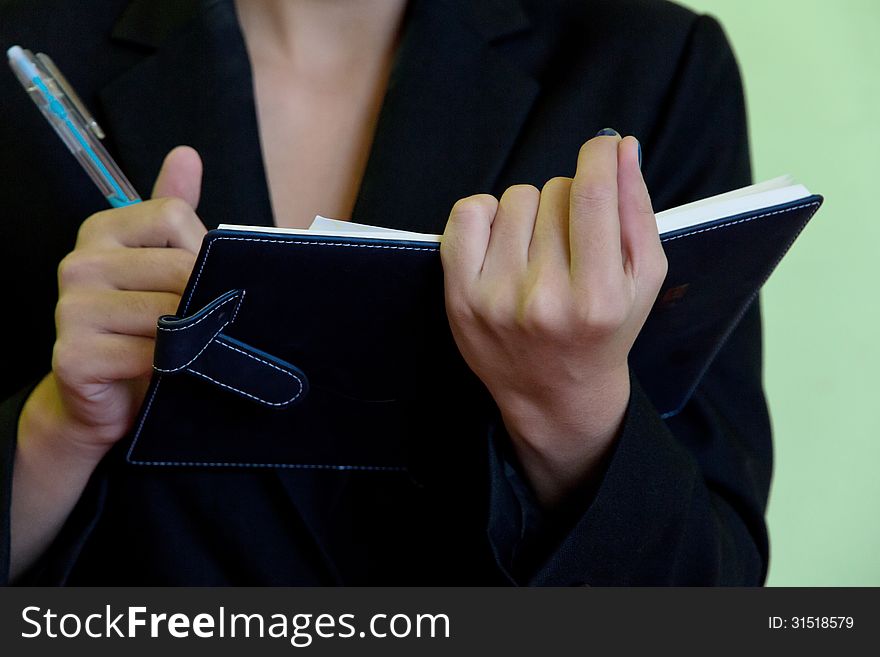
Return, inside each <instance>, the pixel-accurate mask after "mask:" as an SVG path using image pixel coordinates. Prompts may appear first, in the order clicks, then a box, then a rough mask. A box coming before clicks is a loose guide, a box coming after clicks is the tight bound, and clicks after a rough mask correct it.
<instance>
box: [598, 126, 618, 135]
mask: <svg viewBox="0 0 880 657" xmlns="http://www.w3.org/2000/svg"><path fill="white" fill-rule="evenodd" d="M596 136H597V137H620V133H619V132H617V130H615V129H614V128H602V129H601V130H600V131H599V132H597V133H596Z"/></svg>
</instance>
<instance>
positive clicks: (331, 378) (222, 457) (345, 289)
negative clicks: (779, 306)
mask: <svg viewBox="0 0 880 657" xmlns="http://www.w3.org/2000/svg"><path fill="white" fill-rule="evenodd" d="M768 203H769V205H768ZM821 203H822V198H821V197H820V196H816V195H812V194H810V193H809V192H807V190H806V189H805V188H803V187H801V186H799V185H793V184H791V181H789V180H784V179H777V180H775V181H770V182H768V183H764V184H763V185H758V186H753V187H751V188H747V189H746V190H739V191H737V192H732V193H730V194H727V195H722V196H720V197H714V198H713V199H710V200H708V201H703V202H698V203H696V204H691V205H688V206H683V207H682V208H677V209H675V210H672V211H669V212H666V213H660V214H658V225H659V227H660V231H661V239H662V242H663V245H664V249H665V251H666V255H667V259H668V261H669V273H668V275H667V278H666V281H665V283H664V285H663V288H662V289H661V291H660V294H659V295H658V299H657V302H656V303H655V306H654V309H653V310H652V312H651V315H650V316H649V318H648V320H647V322H646V324H645V326H644V328H643V330H642V332H641V334H640V336H639V338H638V340H637V342H636V344H635V346H634V348H633V351H632V353H631V355H630V359H631V360H630V362H631V365H632V367H633V369H634V371H635V373H636V375H637V376H638V378H639V380H640V382H641V384H642V387H643V388H644V389H645V390H646V392H647V394H648V395H649V397H650V398H651V400H652V401H653V403H654V404H655V406H656V407H657V409H658V411H659V412H660V413H661V414H663V415H664V416H671V415H674V414H675V413H676V412H678V411H679V410H680V409H681V408H682V406H683V405H684V404H685V403H686V402H687V399H688V398H689V396H690V395H691V394H692V392H693V390H694V388H695V387H696V386H697V385H698V384H699V381H700V377H701V376H702V374H703V373H704V372H705V370H706V368H707V367H708V366H709V365H710V364H711V362H712V358H713V357H714V355H715V354H716V353H717V351H718V349H720V347H721V346H722V345H723V343H724V340H725V338H726V337H727V335H728V334H729V333H730V332H731V331H732V330H733V328H734V327H735V326H736V323H737V322H738V321H739V319H740V317H741V316H742V314H743V313H744V312H745V310H746V309H747V308H748V306H749V304H750V303H751V301H752V300H753V299H754V298H755V296H756V295H757V293H758V291H759V289H760V287H761V286H762V284H763V283H764V281H765V280H766V279H767V277H768V276H769V275H770V273H771V272H772V271H773V269H774V268H775V266H776V264H777V263H778V262H779V260H780V259H781V258H782V256H783V255H784V254H785V252H786V251H787V250H788V248H789V247H790V246H791V244H792V242H793V241H794V240H795V238H796V237H797V235H798V234H799V233H800V231H801V230H802V229H803V227H804V226H805V225H806V223H807V222H808V221H809V219H810V218H811V217H812V216H813V214H814V213H815V212H816V210H817V209H818V208H819V206H820V205H821ZM707 217H708V219H707ZM356 229H359V230H361V231H364V232H353V231H355V230H356ZM493 411H494V409H493V408H492V402H491V398H490V397H489V396H488V394H487V393H486V391H485V389H484V388H483V387H482V385H481V383H480V382H479V380H477V378H476V377H475V376H474V375H473V374H472V373H471V372H470V370H469V369H468V368H467V366H466V364H465V363H464V361H463V360H462V358H461V356H460V355H459V353H458V350H457V348H456V347H455V344H454V342H453V339H452V336H451V333H450V330H449V326H448V323H447V319H446V314H445V309H444V300H443V276H442V267H441V263H440V256H439V241H438V239H437V237H436V236H419V235H416V234H407V233H394V232H393V231H382V230H381V229H376V230H375V231H370V230H369V229H366V228H364V227H356V226H351V227H350V228H347V229H345V232H332V231H331V232H329V233H328V232H316V231H285V230H281V229H265V228H263V229H260V228H248V227H230V226H226V227H222V226H221V228H220V229H218V230H212V231H210V232H209V233H208V234H207V236H206V237H205V240H204V243H203V245H202V250H201V253H200V255H199V258H198V260H197V263H196V266H195V268H194V270H193V274H192V277H191V279H190V282H189V285H188V287H187V289H186V291H185V293H184V296H183V299H182V302H181V306H180V308H179V311H178V314H177V316H174V317H163V318H161V319H160V321H159V327H158V336H157V346H156V355H155V373H154V376H153V380H152V382H151V385H150V389H149V391H148V393H147V396H146V400H145V402H144V405H143V408H142V409H141V413H140V416H139V418H138V420H137V422H136V424H135V428H134V430H133V432H132V436H131V443H130V448H129V450H128V457H127V458H128V460H129V461H130V462H131V463H135V464H143V465H166V466H223V467H232V466H238V467H298V468H335V469H367V470H397V469H407V468H408V467H409V465H410V463H411V460H412V458H413V454H414V453H419V450H422V451H424V448H425V446H424V445H417V444H415V443H416V442H417V441H418V440H420V437H423V436H424V435H425V433H424V431H423V430H422V427H424V425H425V422H426V418H427V419H428V421H429V422H430V421H431V418H436V419H437V421H438V422H441V421H444V422H448V421H449V420H450V418H454V417H455V416H456V415H457V414H460V415H461V416H462V417H464V416H467V417H469V418H471V421H472V418H474V417H479V418H485V421H486V423H487V427H488V423H490V422H491V418H492V417H494V413H493ZM437 448H439V449H442V446H437Z"/></svg>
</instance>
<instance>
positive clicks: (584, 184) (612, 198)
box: [571, 180, 617, 209]
mask: <svg viewBox="0 0 880 657" xmlns="http://www.w3.org/2000/svg"><path fill="white" fill-rule="evenodd" d="M571 202H572V205H574V206H575V207H579V208H583V209H595V208H599V209H604V208H608V207H616V206H617V190H616V189H615V187H614V185H612V184H611V183H610V182H605V181H601V180H578V181H575V182H574V183H572V186H571Z"/></svg>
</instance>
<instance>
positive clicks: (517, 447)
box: [499, 369, 630, 507]
mask: <svg viewBox="0 0 880 657" xmlns="http://www.w3.org/2000/svg"><path fill="white" fill-rule="evenodd" d="M548 397H549V398H548V399H544V400H541V399H528V400H526V399H518V400H515V401H513V400H506V402H507V403H504V404H501V403H499V408H500V409H501V414H502V419H503V421H504V425H505V428H506V429H507V432H508V434H509V435H510V438H511V443H512V447H513V449H514V452H515V454H516V456H517V459H518V461H519V463H520V465H521V466H522V469H523V471H524V473H525V475H526V477H527V478H528V479H529V482H530V483H531V485H532V488H533V490H534V492H535V494H536V496H537V497H538V499H539V501H540V502H541V503H542V504H543V505H544V506H545V507H553V506H557V505H558V504H559V503H560V502H561V501H562V500H563V499H565V497H567V496H568V494H570V493H571V492H573V491H575V490H577V489H580V488H582V487H584V486H585V485H589V484H590V483H591V482H594V481H595V480H597V479H599V478H600V477H601V475H602V471H603V470H604V464H605V462H606V457H607V455H608V454H609V453H610V452H611V448H612V447H613V445H614V443H615V441H616V439H617V437H618V435H619V433H620V428H621V427H622V425H623V420H624V416H625V414H626V409H627V406H628V404H629V397H630V380H629V371H628V369H625V370H624V372H623V373H622V374H620V373H618V374H616V375H615V376H614V377H608V378H607V379H605V381H604V383H603V385H602V386H601V387H595V388H592V389H590V390H586V391H571V392H569V393H568V394H559V392H558V391H556V392H555V394H553V395H552V396H548Z"/></svg>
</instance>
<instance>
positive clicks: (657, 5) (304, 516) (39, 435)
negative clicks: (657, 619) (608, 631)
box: [0, 0, 770, 585]
mask: <svg viewBox="0 0 880 657" xmlns="http://www.w3.org/2000/svg"><path fill="white" fill-rule="evenodd" d="M104 4H106V5H107V6H106V7H105V6H102V7H100V8H99V7H97V6H96V7H95V9H94V11H89V12H87V13H86V15H85V17H82V16H81V15H80V14H81V13H82V12H81V11H78V10H77V9H76V8H74V7H72V6H68V4H66V3H58V6H57V7H55V8H54V10H53V11H52V12H51V13H49V14H48V18H44V19H42V20H36V17H35V16H34V15H33V14H34V13H36V10H35V9H32V8H30V7H29V6H28V3H9V5H8V6H6V7H4V20H3V23H2V24H3V36H4V37H5V38H6V40H7V41H9V42H12V41H17V42H20V43H22V44H24V45H26V46H29V47H31V48H33V49H35V50H45V51H48V52H50V53H51V54H52V55H53V57H54V58H55V59H56V61H57V62H59V64H60V65H61V66H62V68H64V69H65V72H66V73H67V74H68V77H69V78H70V79H71V81H72V83H73V84H74V86H76V87H77V88H78V89H79V90H80V92H81V93H82V94H83V95H84V96H85V98H86V102H88V103H89V104H90V105H92V106H93V107H100V110H101V111H100V113H99V117H100V119H101V120H102V123H103V124H104V128H105V130H106V131H107V132H108V133H109V134H110V135H111V139H112V140H113V144H112V146H113V147H114V150H115V152H116V154H117V155H118V156H119V160H120V163H121V165H122V167H123V169H124V170H126V171H127V172H128V173H129V175H130V176H131V178H132V180H133V181H134V183H135V186H136V187H138V188H140V189H146V188H148V186H149V185H150V184H151V183H152V182H153V179H154V178H157V179H156V181H155V185H154V187H153V200H151V201H147V202H144V203H143V204H140V205H137V206H132V207H129V208H123V209H119V210H114V211H105V212H100V213H96V211H97V210H99V209H100V204H99V202H97V201H98V200H97V199H93V198H92V197H91V196H90V195H89V194H87V193H86V192H85V191H84V190H83V187H85V184H84V183H83V181H82V177H81V174H79V173H78V172H75V171H74V169H73V167H72V166H71V167H69V168H68V169H63V170H61V171H60V172H53V173H50V174H48V175H49V178H48V179H45V178H41V176H45V175H47V174H46V168H47V167H46V164H45V162H46V161H54V159H55V158H54V154H55V153H57V151H58V149H59V146H58V144H57V143H54V142H53V141H52V140H53V139H54V137H53V136H52V135H48V134H47V133H48V131H47V130H46V129H45V127H44V126H41V125H39V117H37V116H35V114H36V113H34V112H33V111H32V109H30V108H28V110H27V111H28V112H30V113H29V114H27V113H26V112H25V111H24V110H22V111H21V112H20V113H21V115H22V116H21V122H20V125H16V126H15V129H14V130H13V129H11V128H10V127H9V126H8V125H7V126H6V127H4V128H3V133H2V143H3V145H4V148H3V149H2V150H3V155H2V157H3V158H4V159H3V162H4V165H5V166H6V167H11V166H12V163H13V162H15V163H16V166H17V167H18V168H19V171H17V172H16V175H17V176H18V177H19V179H20V178H22V177H23V178H24V182H23V183H21V184H19V185H12V184H11V182H10V181H11V177H9V176H7V177H6V179H5V183H4V188H3V190H2V193H3V203H4V208H8V209H9V212H7V216H9V217H12V218H13V219H12V221H13V222H15V223H14V232H13V234H15V235H19V236H21V239H18V240H16V241H15V243H16V246H15V247H14V248H15V249H16V250H15V252H9V253H5V254H4V255H5V256H6V257H5V258H4V262H8V263H13V266H14V267H15V270H14V271H15V272H16V279H17V280H20V281H25V282H26V283H24V284H22V285H20V286H19V287H18V289H17V290H16V291H15V292H13V293H12V298H11V303H12V305H13V307H16V308H21V309H22V311H23V312H24V315H25V316H26V317H28V318H29V321H28V322H27V323H26V324H25V323H23V325H22V326H21V328H18V329H16V330H17V331H18V332H17V333H16V334H15V335H14V344H16V345H17V348H16V355H15V356H14V357H13V366H12V367H11V368H10V371H9V375H8V378H9V382H8V383H7V384H6V385H7V388H6V390H8V391H9V393H8V394H12V392H13V391H14V390H15V389H16V388H21V386H23V385H25V384H26V382H27V380H28V379H29V378H33V379H39V383H37V384H36V385H35V386H34V385H32V386H30V387H27V388H24V389H21V390H20V391H19V392H18V393H17V394H14V395H13V396H12V397H11V398H10V399H8V400H7V401H6V402H5V403H4V404H3V407H2V412H3V416H2V423H0V440H2V443H3V444H4V446H5V447H6V450H5V457H4V460H3V464H4V469H3V473H4V477H5V481H6V483H7V485H6V486H5V487H4V491H8V492H7V493H5V498H4V503H5V507H4V513H5V516H4V517H5V518H8V519H9V523H8V525H9V528H8V529H5V531H9V532H10V536H9V539H10V540H9V545H10V551H9V554H8V555H3V556H4V559H3V562H4V568H5V567H6V565H8V568H9V575H8V576H9V577H11V578H13V580H16V578H17V580H16V581H20V582H22V583H72V584H98V583H112V584H116V583H138V582H142V583H151V584H158V583H169V584H243V583H256V584H270V583H271V584H331V583H337V584H360V583H379V584H392V583H403V584H425V583H443V584H449V583H471V584H474V583H478V584H499V583H531V584H556V585H583V584H604V585H609V584H718V583H724V584H757V583H760V582H761V581H763V577H764V574H765V570H766V557H767V545H766V531H765V527H764V521H763V511H764V506H765V504H766V495H767V489H768V486H769V473H770V443H769V424H768V420H767V416H766V409H765V406H764V401H763V395H762V392H761V383H760V321H759V318H758V314H757V313H758V311H757V306H756V307H754V308H753V309H752V310H751V311H750V313H749V314H748V315H747V317H746V318H745V319H744V320H743V321H742V323H741V324H740V326H739V328H738V329H737V331H736V332H735V334H734V335H733V336H731V338H730V339H729V340H728V342H727V344H726V346H725V348H724V349H723V351H722V353H721V354H719V356H718V357H717V359H716V361H715V362H714V364H713V366H712V368H711V371H710V372H708V373H707V374H706V376H705V377H704V379H703V381H702V383H701V386H700V389H699V390H698V391H697V392H696V393H695V395H694V397H693V398H692V400H691V401H690V403H689V404H688V406H687V408H686V409H685V410H684V411H683V412H681V413H680V414H679V415H678V416H676V417H675V418H672V419H670V420H668V421H667V422H664V421H663V420H661V419H660V417H659V416H658V414H657V412H656V410H655V409H654V408H653V406H652V405H651V402H650V400H648V399H647V398H646V397H645V395H644V393H643V392H642V391H641V390H640V388H639V386H638V383H637V381H636V379H635V378H634V377H633V376H631V373H630V372H629V368H628V367H627V354H628V351H629V349H630V347H631V346H632V343H633V340H634V339H635V337H636V335H637V333H638V331H639V329H640V328H641V325H642V323H643V322H644V319H645V317H646V315H647V313H648V311H649V310H650V307H651V304H652V302H653V299H654V297H655V296H656V292H657V290H658V289H659V286H660V283H661V282H662V279H663V276H664V274H665V260H664V258H663V255H662V250H661V248H660V245H659V240H658V238H657V234H656V228H655V226H654V223H653V211H652V209H651V200H650V198H649V196H648V192H647V190H648V189H650V190H651V192H652V194H653V200H654V205H655V206H656V207H668V206H671V205H676V204H679V203H682V202H686V201H688V200H692V199H694V198H699V197H704V196H708V195H711V194H714V193H718V192H721V191H725V190H727V189H731V188H735V187H739V186H742V185H744V184H747V183H748V182H749V175H750V174H749V163H748V148H747V142H746V137H745V123H744V122H745V119H744V109H743V104H742V92H741V87H740V82H739V77H738V73H737V69H736V64H735V62H734V60H733V57H732V55H731V53H730V50H729V47H728V46H727V44H726V40H725V39H724V36H723V33H722V32H721V30H720V28H719V27H718V25H717V24H716V23H715V22H714V21H712V20H711V19H708V18H705V17H697V16H694V15H693V14H692V13H690V12H688V11H686V10H684V9H681V8H679V7H677V6H673V5H671V4H666V3H664V2H643V1H636V0H633V1H631V2H621V1H615V2H591V3H583V2H565V1H559V2H551V3H547V2H526V1H522V2H517V1H515V0H505V1H504V2H497V3H494V4H493V5H492V6H491V7H490V6H489V5H487V4H484V3H472V2H464V1H461V2H459V1H453V0H444V1H442V2H441V1H436V2H428V1H426V0H413V2H410V3H405V2H403V1H402V0H393V1H392V0H370V1H363V0H361V1H359V2H353V1H346V0H333V1H330V0H325V1H324V2H318V1H316V0H298V1H288V2H281V1H278V0H240V1H239V2H237V3H235V4H233V3H232V2H203V3H195V2H194V3H180V2H174V3H172V2H170V1H169V2H144V1H139V0H135V1H134V2H130V3H129V2H122V1H121V0H107V2H105V3H104ZM70 24H76V25H77V29H76V30H75V32H74V33H73V34H68V35H67V36H65V37H64V39H62V40H60V41H52V40H48V39H49V38H50V37H49V35H53V34H57V33H59V32H66V29H61V28H66V27H67V26H68V25H70ZM4 84H7V85H11V84H12V82H9V81H4ZM7 88H8V87H7ZM7 88H4V89H3V90H2V92H3V97H4V98H7V97H9V98H12V96H13V92H11V91H9V92H8V93H7ZM15 93H16V94H17V95H16V96H15V98H16V102H19V106H21V105H23V104H24V103H25V102H26V99H22V98H21V96H22V94H21V93H20V92H15ZM7 123H8V122H7ZM603 125H614V126H616V127H617V128H618V129H619V130H621V132H622V133H623V134H638V135H640V136H641V138H642V139H643V142H644V149H645V153H646V162H645V180H646V182H647V186H646V184H645V181H643V179H642V175H641V172H640V169H639V166H640V160H641V148H642V147H641V146H640V145H639V143H638V142H637V141H636V140H635V139H634V138H632V137H627V138H625V139H621V137H620V136H619V134H617V133H616V132H615V131H613V130H603V131H601V132H600V135H598V136H597V137H595V138H593V139H590V140H589V141H587V142H586V143H585V144H583V145H582V143H581V142H582V141H583V138H584V135H589V134H593V133H595V131H596V129H597V128H599V127H601V126H603ZM180 143H188V144H192V145H193V146H194V147H195V151H196V152H197V153H198V154H199V155H200V156H201V160H200V159H199V156H198V155H197V154H196V153H194V152H193V150H191V149H180V150H175V151H173V152H171V154H170V155H168V157H167V158H166V159H164V164H163V165H162V167H161V170H160V171H159V173H158V176H156V171H157V169H159V163H160V162H161V161H162V158H163V157H164V156H165V154H166V153H167V152H168V151H169V150H170V149H171V147H172V146H175V145H176V144H180ZM578 153H579V154H578ZM50 154H51V155H50ZM50 158H52V159H51V160H50ZM202 161H204V168H205V176H204V179H203V180H202V179H201V178H202V177H201V170H202ZM65 164H72V163H65ZM68 174H69V175H68ZM563 174H572V175H573V177H572V178H564V177H559V176H560V175H563ZM32 181H33V182H32ZM37 181H39V184H41V185H43V187H45V188H48V189H50V190H51V191H52V193H51V194H47V195H44V196H45V198H42V197H41V198H38V199H36V200H34V199H33V198H29V199H28V202H26V203H25V202H24V201H23V200H22V196H21V194H20V190H21V189H22V188H28V187H31V185H32V184H37ZM519 183H529V184H530V185H534V187H532V186H529V185H522V184H519ZM13 187H14V188H13ZM539 188H540V191H539ZM481 191H491V192H492V193H493V194H494V195H495V196H490V195H487V194H482V195H480V194H478V192H481ZM474 194H477V195H476V196H475V195H474ZM200 196H201V200H200ZM197 205H198V214H196V206H197ZM316 212H320V213H322V214H325V215H330V216H336V217H351V218H352V219H354V220H355V221H359V222H363V223H372V224H377V225H392V226H394V227H399V228H407V229H414V230H422V231H425V232H440V231H441V230H443V229H444V227H445V237H444V243H443V250H442V255H443V266H444V273H445V279H446V302H447V312H448V315H449V319H450V325H451V327H452V329H453V334H454V336H455V338H456V343H457V345H458V347H459V349H460V351H461V352H462V355H463V356H464V358H465V360H466V361H467V363H468V365H469V366H470V367H471V369H473V370H474V372H475V373H476V374H477V375H478V376H479V377H480V378H481V379H482V381H483V383H484V384H485V385H486V387H487V389H488V390H489V392H490V393H491V394H492V396H493V398H494V400H495V402H496V403H497V405H498V408H499V410H500V415H501V419H502V421H501V422H499V423H498V424H497V426H495V427H494V428H493V430H492V431H491V435H487V434H486V432H484V431H483V428H480V427H476V426H472V424H473V423H471V424H470V425H469V424H468V422H467V420H468V418H463V421H462V427H463V428H462V435H456V436H451V435H450V436H437V435H435V434H432V433H431V430H430V428H429V427H428V426H426V427H425V436H426V437H427V436H430V438H431V440H435V441H437V442H440V443H442V442H443V441H444V440H445V439H448V441H449V444H451V445H455V449H454V450H451V451H454V452H455V455H454V458H452V457H450V458H449V459H448V462H447V459H444V458H440V461H442V462H443V463H444V465H445V469H441V471H442V472H443V475H442V476H440V477H439V478H438V479H437V481H436V482H435V483H432V484H431V485H428V486H423V487H416V486H414V485H413V484H412V482H411V481H409V480H408V479H406V478H405V477H397V476H392V475H384V474H376V473H337V472H272V471H268V472H256V473H255V472H247V471H235V470H225V471H213V472H207V471H203V470H199V469H190V470H185V471H184V470H171V469H168V470H166V469H161V468H160V469H150V470H143V469H139V468H134V467H131V466H126V465H125V464H124V462H123V458H122V452H121V450H120V449H118V448H114V446H120V445H122V444H123V443H124V442H125V441H122V442H120V441H121V439H122V438H123V437H124V435H125V434H126V432H127V430H128V429H129V427H130V426H131V422H132V420H133V417H134V414H135V413H136V411H137V408H138V406H139V404H140V402H141V400H142V397H143V391H144V384H145V381H146V377H147V376H148V374H149V372H150V363H151V354H152V344H153V341H152V338H153V336H154V335H155V318H156V317H157V316H158V315H160V314H163V313H168V312H173V311H174V310H175V308H176V305H177V301H178V299H179V295H180V294H181V291H182V289H183V286H184V284H185V281H186V278H187V276H188V274H189V271H190V269H191V267H192V263H193V260H194V257H195V253H196V252H197V249H198V247H199V243H200V240H201V237H202V235H203V234H204V230H205V228H204V225H207V226H209V227H210V226H213V225H216V224H217V223H220V222H221V221H222V222H226V223H233V222H239V223H250V224H254V223H265V224H271V223H275V224H277V225H282V226H303V225H305V224H307V223H308V221H310V219H311V217H312V216H313V215H314V214H315V213H316ZM90 215H91V216H90ZM447 215H448V222H447V220H446V219H447ZM86 217H89V218H88V219H86V220H85V221H84V222H83V219H84V218H86ZM80 224H81V226H80ZM203 224H204V225H203ZM74 235H76V238H75V239H74ZM37 236H39V239H37ZM29 239H31V241H30V242H29V241H28V240H29ZM23 245H24V248H22V246H23ZM4 248H10V247H4ZM66 252H69V254H68V255H66V256H64V254H65V253H66ZM23 253H25V254H26V255H22V254H23ZM62 256H64V257H63V259H62ZM59 260H60V261H61V265H60V267H59V268H58V273H59V276H58V280H59V290H58V297H57V307H56V309H55V318H56V326H57V335H55V336H54V349H53V351H52V353H53V358H52V360H51V367H50V365H49V362H48V360H49V359H48V354H49V351H50V350H49V346H50V345H51V344H52V342H53V336H51V335H50V334H49V330H48V329H47V328H46V325H49V323H50V322H51V314H50V313H51V308H52V305H54V303H55V300H56V297H55V290H53V289H52V285H51V282H50V279H49V276H48V275H47V273H46V272H47V271H49V272H51V271H53V270H54V268H55V265H56V264H57V262H58V261H59ZM19 314H21V313H19ZM46 372H49V373H48V375H47V374H46ZM426 424H427V423H426ZM462 436H465V437H466V438H467V440H462ZM207 438H209V437H207ZM441 451H442V450H441ZM487 452H488V456H487ZM13 464H14V465H13ZM4 575H5V573H4Z"/></svg>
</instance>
